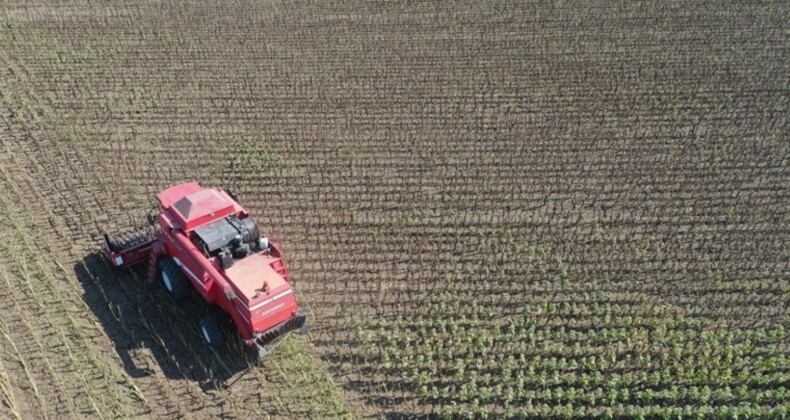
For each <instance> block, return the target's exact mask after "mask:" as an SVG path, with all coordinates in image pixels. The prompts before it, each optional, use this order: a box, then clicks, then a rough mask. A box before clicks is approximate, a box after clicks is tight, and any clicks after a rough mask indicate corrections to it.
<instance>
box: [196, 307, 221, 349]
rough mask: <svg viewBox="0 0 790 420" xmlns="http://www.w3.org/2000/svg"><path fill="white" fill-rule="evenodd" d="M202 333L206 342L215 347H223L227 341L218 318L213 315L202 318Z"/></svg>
mask: <svg viewBox="0 0 790 420" xmlns="http://www.w3.org/2000/svg"><path fill="white" fill-rule="evenodd" d="M200 333H201V335H203V339H204V340H206V343H207V344H208V345H209V346H211V347H214V348H215V349H216V348H219V347H222V344H223V343H224V342H225V336H224V335H222V329H220V327H219V324H218V323H217V320H216V318H214V317H213V316H211V315H206V316H204V317H203V318H200Z"/></svg>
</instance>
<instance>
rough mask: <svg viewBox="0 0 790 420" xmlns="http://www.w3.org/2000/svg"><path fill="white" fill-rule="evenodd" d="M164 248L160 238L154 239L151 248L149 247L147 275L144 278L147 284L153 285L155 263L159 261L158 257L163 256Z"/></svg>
mask: <svg viewBox="0 0 790 420" xmlns="http://www.w3.org/2000/svg"><path fill="white" fill-rule="evenodd" d="M164 252H165V247H164V244H163V243H162V241H161V240H160V238H158V237H157V238H156V239H154V243H153V246H152V247H151V253H150V254H148V274H147V276H146V280H148V282H149V283H153V282H154V281H155V280H156V271H157V267H156V263H157V261H159V256H160V255H162V254H164Z"/></svg>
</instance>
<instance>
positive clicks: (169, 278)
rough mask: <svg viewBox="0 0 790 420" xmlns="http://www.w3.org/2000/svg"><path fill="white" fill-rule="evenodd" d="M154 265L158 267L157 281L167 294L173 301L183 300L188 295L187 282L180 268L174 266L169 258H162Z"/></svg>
mask: <svg viewBox="0 0 790 420" xmlns="http://www.w3.org/2000/svg"><path fill="white" fill-rule="evenodd" d="M156 265H157V266H158V267H159V281H160V282H162V286H163V287H164V288H165V290H166V291H167V293H168V294H169V295H170V296H171V297H172V298H173V300H175V301H176V302H180V301H182V300H184V298H186V297H187V295H188V294H189V288H190V287H191V286H190V284H189V280H188V279H187V277H186V276H185V275H184V272H183V271H181V267H179V266H178V264H176V262H175V260H173V259H172V258H170V257H167V256H164V257H161V258H159V261H157V263H156Z"/></svg>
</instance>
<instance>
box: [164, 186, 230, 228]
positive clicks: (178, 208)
mask: <svg viewBox="0 0 790 420" xmlns="http://www.w3.org/2000/svg"><path fill="white" fill-rule="evenodd" d="M156 199H157V200H158V201H159V204H160V205H161V206H162V209H163V210H168V209H169V210H172V213H173V214H174V215H175V216H176V218H177V219H178V221H179V222H180V223H181V225H182V226H183V228H184V230H192V229H194V228H196V227H198V226H201V225H204V224H206V223H208V222H211V221H214V220H217V219H220V218H223V217H226V216H229V215H231V214H235V213H237V212H239V211H242V210H243V209H242V208H241V206H239V205H238V204H237V203H236V202H235V201H234V200H233V199H232V198H230V196H228V194H227V193H225V192H224V191H219V190H217V189H214V188H203V187H202V186H201V185H200V184H198V183H195V182H189V183H185V184H180V185H176V186H173V187H170V188H168V189H166V190H164V191H162V192H161V193H159V194H158V195H157V196H156Z"/></svg>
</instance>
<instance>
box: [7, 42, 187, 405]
mask: <svg viewBox="0 0 790 420" xmlns="http://www.w3.org/2000/svg"><path fill="white" fill-rule="evenodd" d="M0 59H2V62H3V63H4V64H5V66H4V68H5V69H6V76H9V77H6V78H5V79H4V80H5V82H6V83H9V82H11V81H17V82H18V80H16V79H15V76H16V75H19V74H22V72H21V71H20V70H19V69H18V68H17V69H16V71H13V72H11V71H8V69H12V68H13V67H12V64H11V62H10V60H8V58H7V57H6V56H0ZM5 89H8V87H7V86H6V87H5ZM5 89H3V90H5ZM18 91H21V89H18ZM3 126H4V127H3V129H4V132H5V133H6V135H4V136H2V137H0V141H2V150H3V151H4V152H5V153H3V154H2V158H3V161H2V166H3V168H4V170H6V169H7V170H8V174H9V175H8V181H11V179H13V180H14V181H16V183H17V185H18V187H17V188H16V190H17V191H19V190H24V191H27V192H29V193H31V194H32V195H34V196H33V197H30V195H31V194H27V195H26V196H24V197H23V196H22V194H18V202H19V203H22V204H25V205H26V207H27V214H43V215H46V216H47V217H46V218H42V219H41V220H39V221H38V222H39V223H38V228H39V230H40V231H42V232H43V231H48V230H54V231H55V232H56V233H57V235H58V236H59V239H60V240H61V241H60V242H59V243H68V244H74V245H77V244H79V243H80V241H78V240H75V238H74V235H72V234H71V233H72V232H73V231H74V227H75V226H79V222H78V221H77V220H73V219H72V220H69V217H68V216H69V214H70V213H69V209H70V208H71V207H72V205H71V203H70V201H69V199H68V197H66V196H65V195H64V194H63V191H70V190H71V188H72V186H69V185H63V184H64V183H58V184H59V185H55V182H56V181H58V180H63V179H64V178H52V177H51V175H52V173H51V172H50V173H47V172H45V171H44V170H43V169H45V168H47V167H58V168H63V167H64V166H63V165H57V164H54V165H46V164H44V165H42V164H41V163H40V162H38V160H37V158H38V157H39V156H40V155H43V156H47V155H48V153H46V152H45V153H43V154H40V155H38V154H37V155H36V156H35V157H30V154H29V153H30V152H29V150H24V146H30V145H32V144H33V135H32V133H31V131H30V130H29V128H28V127H25V126H24V125H23V124H18V123H17V124H14V118H13V117H11V118H8V116H6V117H5V118H3ZM14 129H16V131H17V132H22V133H24V135H22V136H14V135H13V134H10V135H9V134H8V133H13V132H14V131H15V130H14ZM20 137H21V138H20ZM15 138H16V139H17V140H16V141H15ZM52 150H58V149H57V147H55V148H53V149H52ZM20 155H21V156H23V157H24V159H20V158H19V157H20ZM56 162H57V160H56ZM66 167H70V166H66ZM72 173H74V172H73V171H72ZM59 175H60V176H63V175H64V174H63V173H62V172H61V173H59ZM36 179H37V180H39V182H36V181H35V180H36ZM41 181H50V182H51V183H45V182H41ZM75 187H76V186H75ZM77 188H79V187H77ZM78 201H79V202H81V203H82V202H83V201H82V200H79V199H78ZM53 204H54V205H53ZM58 204H59V205H58ZM33 212H35V213H33ZM44 220H46V221H47V222H49V225H50V226H46V225H44V224H43V222H44ZM53 228H54V229H53ZM38 237H39V238H42V239H43V241H42V242H43V243H44V244H45V246H44V247H43V248H44V249H43V250H41V251H40V252H41V253H42V254H44V255H47V254H54V255H58V254H60V255H63V254H65V257H66V258H64V260H65V261H70V262H73V263H76V262H77V261H79V260H80V259H81V258H84V255H82V254H81V252H84V251H81V250H82V249H85V247H84V246H79V245H78V246H72V247H63V246H62V245H61V246H58V245H57V244H53V243H52V242H51V236H50V235H38ZM81 255H82V256H81ZM54 260H55V261H56V264H57V265H58V266H59V268H60V271H61V273H60V274H61V277H63V276H65V277H66V278H65V279H63V278H62V279H61V280H65V281H60V282H58V283H59V284H53V289H54V288H61V287H62V288H64V290H63V292H64V293H65V294H66V295H67V296H70V297H71V298H72V302H71V303H72V305H73V306H72V307H71V308H70V309H69V310H70V311H73V312H74V313H77V314H80V313H90V310H89V308H88V307H87V306H86V302H88V301H87V300H86V301H82V300H80V299H79V298H75V297H80V296H82V295H83V293H85V290H80V288H79V287H78V286H77V285H76V284H75V283H74V282H73V281H71V280H70V279H68V277H70V276H73V272H72V273H69V272H68V270H66V269H64V268H63V264H61V263H60V262H59V259H58V258H54ZM67 265H68V264H67ZM107 277H108V278H109V277H110V276H107ZM93 280H94V281H96V282H97V283H96V284H97V285H98V284H99V283H98V279H95V278H94V279H93ZM98 287H101V286H100V285H99V286H98ZM85 294H86V296H85V298H86V299H89V298H90V296H89V293H85ZM107 310H108V311H110V310H111V308H110V307H109V304H108V305H107ZM94 323H95V321H94ZM83 327H84V326H83ZM92 329H93V330H94V333H92V334H89V335H90V337H91V339H89V340H88V339H86V340H84V341H83V342H81V343H78V344H79V345H80V347H81V348H80V351H81V352H84V353H93V352H94V351H96V349H99V350H98V352H99V353H102V354H112V353H110V352H111V348H112V346H111V344H110V339H109V337H108V335H107V334H106V333H104V332H102V331H101V326H100V325H98V323H95V325H93V326H92ZM97 362H98V361H97ZM117 362H118V363H116V365H112V364H111V363H107V364H106V365H105V366H104V367H103V369H102V371H103V372H102V373H103V374H106V375H107V376H108V377H112V376H116V375H117V374H116V373H114V372H118V371H123V370H122V369H119V368H118V367H117V365H120V361H117ZM149 364H150V363H149ZM96 376H97V378H98V379H99V380H100V379H101V378H102V375H101V374H100V375H96ZM124 376H125V378H124V380H123V381H121V382H127V383H129V384H131V387H132V388H137V387H138V385H137V382H141V381H139V380H138V381H133V380H132V379H131V378H130V377H128V375H124ZM153 379H154V382H153V383H151V384H150V385H147V384H145V383H143V384H141V385H140V386H139V389H141V391H138V392H141V394H140V395H141V396H142V395H148V397H142V398H143V399H144V400H149V399H152V398H151V397H154V398H153V399H152V400H154V401H160V402H163V404H161V405H159V406H156V405H154V406H152V405H151V404H150V403H148V404H145V405H147V406H148V407H147V410H145V409H144V410H143V412H140V413H137V415H140V414H144V413H146V412H149V413H150V414H153V415H156V416H157V417H162V416H168V415H172V414H174V413H177V414H181V415H183V414H184V411H183V410H182V409H181V408H180V407H179V405H178V404H177V401H178V398H175V397H173V396H172V394H173V393H172V388H171V387H168V386H166V381H164V380H163V378H162V377H161V376H158V375H153ZM45 382H46V381H45ZM142 382H145V381H142ZM107 383H112V382H110V381H107ZM146 385H147V386H146ZM65 395H68V394H65ZM160 395H162V396H167V397H160ZM55 400H56V399H53V401H55ZM134 406H139V404H138V403H135V404H131V405H130V407H134ZM143 407H145V406H143ZM157 408H161V410H157ZM61 414H65V413H58V417H60V416H61Z"/></svg>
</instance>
